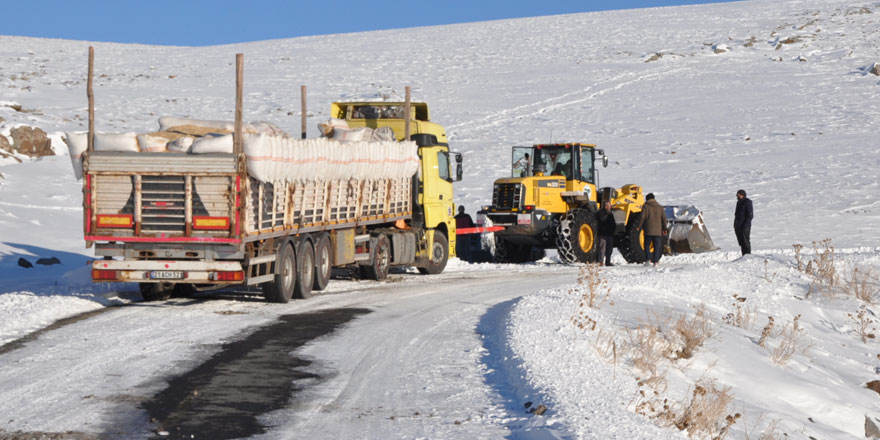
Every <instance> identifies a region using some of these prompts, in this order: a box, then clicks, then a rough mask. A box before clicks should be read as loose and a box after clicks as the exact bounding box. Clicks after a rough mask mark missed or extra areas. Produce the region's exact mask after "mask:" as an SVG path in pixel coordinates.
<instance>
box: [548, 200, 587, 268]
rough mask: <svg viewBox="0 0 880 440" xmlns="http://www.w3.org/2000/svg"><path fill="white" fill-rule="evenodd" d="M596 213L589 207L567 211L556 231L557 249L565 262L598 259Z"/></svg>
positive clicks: (583, 261) (584, 261)
mask: <svg viewBox="0 0 880 440" xmlns="http://www.w3.org/2000/svg"><path fill="white" fill-rule="evenodd" d="M596 245H597V240H596V215H595V213H594V212H592V210H589V209H583V208H580V209H572V210H571V211H568V212H567V213H565V216H564V217H563V218H562V221H561V222H559V229H558V230H557V231H556V251H557V253H558V254H559V259H560V260H562V261H563V262H564V263H575V262H577V263H592V262H594V261H596V251H597V246H596Z"/></svg>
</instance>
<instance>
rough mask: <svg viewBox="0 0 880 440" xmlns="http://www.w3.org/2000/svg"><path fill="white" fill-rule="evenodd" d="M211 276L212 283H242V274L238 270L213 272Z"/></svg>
mask: <svg viewBox="0 0 880 440" xmlns="http://www.w3.org/2000/svg"><path fill="white" fill-rule="evenodd" d="M213 275H214V276H213V278H214V281H244V272H242V271H240V270H236V271H223V272H214V273H213Z"/></svg>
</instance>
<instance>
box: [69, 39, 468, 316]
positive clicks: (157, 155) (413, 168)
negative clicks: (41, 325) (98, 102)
mask: <svg viewBox="0 0 880 440" xmlns="http://www.w3.org/2000/svg"><path fill="white" fill-rule="evenodd" d="M242 60H243V58H242V57H241V56H240V55H239V57H238V66H237V72H238V77H239V81H238V94H237V96H238V99H237V103H236V121H235V122H234V123H230V124H231V125H230V126H223V125H222V124H220V125H218V124H217V123H216V122H217V121H208V122H210V123H207V124H202V125H201V126H199V123H198V121H186V122H187V123H186V124H184V125H178V126H169V127H165V128H164V129H163V131H162V132H161V133H156V134H154V136H153V137H152V139H155V138H156V137H157V136H160V137H161V136H167V137H169V138H174V134H175V133H176V134H180V133H181V132H186V133H192V132H193V131H197V132H198V131H201V132H204V133H203V135H204V136H202V137H200V138H198V139H196V143H194V144H193V145H192V147H191V148H192V151H190V152H188V153H180V152H168V151H162V152H143V151H96V150H100V148H98V149H96V148H95V144H96V142H97V141H98V140H100V139H101V137H100V136H102V135H101V134H96V133H95V132H94V130H93V128H92V129H90V131H89V133H88V134H87V136H88V139H89V147H88V148H87V151H85V152H84V154H83V158H82V159H83V162H82V171H83V195H84V198H83V207H84V233H85V240H86V245H87V247H88V246H92V245H94V247H95V254H96V255H97V256H98V257H99V259H97V260H95V261H94V262H93V264H92V278H93V280H94V281H95V282H135V283H139V285H140V289H141V293H142V294H143V296H144V298H145V299H146V300H161V299H166V298H168V297H169V296H171V295H172V294H179V295H188V294H191V293H193V292H194V291H195V290H208V289H216V288H219V287H224V286H230V285H247V286H261V288H262V292H263V294H264V296H265V298H266V299H267V300H268V301H271V302H280V303H284V302H288V301H290V300H291V299H292V298H307V297H309V296H310V295H311V294H312V292H313V291H314V290H322V289H324V288H325V287H326V286H327V283H328V282H329V280H330V275H331V269H332V268H334V267H351V268H355V269H357V270H358V272H360V274H361V276H364V277H367V278H372V279H377V280H381V279H383V278H385V277H386V276H387V275H388V271H389V268H390V267H391V266H414V267H417V268H418V269H419V271H420V272H422V273H424V274H437V273H440V272H442V271H443V270H444V268H445V266H446V262H447V259H448V258H449V257H450V253H451V250H452V249H454V238H455V222H454V219H453V202H452V200H453V192H452V191H453V190H452V184H453V182H455V181H457V180H461V176H462V159H461V155H460V154H458V153H453V152H450V151H449V146H448V144H447V141H446V135H445V131H444V130H443V128H442V127H441V126H440V125H438V124H435V123H433V122H431V121H430V120H429V119H428V113H427V112H428V107H427V104H424V103H410V102H408V101H406V102H397V103H387V102H386V103H341V102H340V103H334V104H333V105H332V111H333V112H334V114H335V115H336V116H339V117H340V119H343V120H345V121H346V122H347V124H348V126H349V127H372V128H379V127H391V128H392V130H393V132H394V137H395V139H392V140H390V141H381V142H380V141H370V140H367V141H361V142H352V143H341V142H337V141H334V140H331V139H327V138H318V139H294V138H292V137H290V136H286V135H284V134H279V133H277V132H273V130H269V133H267V132H265V131H260V130H259V124H245V123H243V121H242V120H241V119H242V118H241V115H242V112H241V82H242V81H241V80H240V78H241V76H242V71H243V68H242V67H241V66H242ZM90 61H91V59H90ZM91 70H92V69H90V72H91ZM89 98H90V99H89V101H90V114H92V112H93V110H92V109H93V95H92V93H91V76H90V77H89ZM407 106H410V111H409V112H408V113H407V112H406V111H405V110H406V108H407ZM367 107H370V108H371V109H373V110H380V111H379V112H378V113H369V114H365V113H361V112H359V111H360V110H363V111H366V110H367ZM381 110H386V111H387V112H385V113H383V112H381ZM401 111H402V112H403V113H400V112H401ZM395 112H397V113H395ZM401 114H410V115H412V116H411V117H410V121H409V124H410V133H412V135H411V140H406V139H403V137H404V133H405V132H406V130H405V124H406V123H407V122H406V120H405V119H404V118H403V117H401V116H400V115H401ZM93 125H94V124H93V122H91V121H90V127H93ZM172 125H173V124H172ZM192 125H196V126H197V127H196V128H197V129H196V130H193V128H192ZM175 127H176V128H175ZM255 127H256V128H255ZM210 132H213V133H210ZM230 132H231V133H230ZM215 135H216V136H215ZM224 136H226V137H228V141H229V144H230V148H229V149H228V150H225V149H224V148H226V147H225V145H221V146H219V147H217V148H219V150H221V151H215V149H213V147H212V148H207V149H202V150H201V151H195V150H196V145H197V143H198V142H205V145H215V146H216V145H220V144H222V142H223V141H224ZM209 142H210V143H209ZM169 145H171V143H170V142H169Z"/></svg>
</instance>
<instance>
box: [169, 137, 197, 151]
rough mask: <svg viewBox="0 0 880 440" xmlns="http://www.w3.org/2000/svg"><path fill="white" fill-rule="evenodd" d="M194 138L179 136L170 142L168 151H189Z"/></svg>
mask: <svg viewBox="0 0 880 440" xmlns="http://www.w3.org/2000/svg"><path fill="white" fill-rule="evenodd" d="M194 140H195V139H194V138H192V137H191V136H183V137H179V138H177V139H175V140H173V141H171V142H169V143H168V147H167V148H168V151H174V152H175V153H189V149H190V147H192V144H193V141H194Z"/></svg>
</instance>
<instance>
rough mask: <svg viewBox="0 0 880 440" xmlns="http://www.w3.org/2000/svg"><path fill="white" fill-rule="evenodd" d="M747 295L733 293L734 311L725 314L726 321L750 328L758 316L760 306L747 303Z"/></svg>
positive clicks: (736, 325)
mask: <svg viewBox="0 0 880 440" xmlns="http://www.w3.org/2000/svg"><path fill="white" fill-rule="evenodd" d="M745 302H746V297H744V296H739V295H737V294H734V295H733V304H732V305H733V312H730V313H728V314H727V315H724V318H723V319H724V322H725V323H727V324H728V325H732V326H734V327H739V328H742V329H746V330H749V329H751V328H752V323H754V322H755V319H756V318H757V317H758V308H757V307H755V306H747V305H745Z"/></svg>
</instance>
